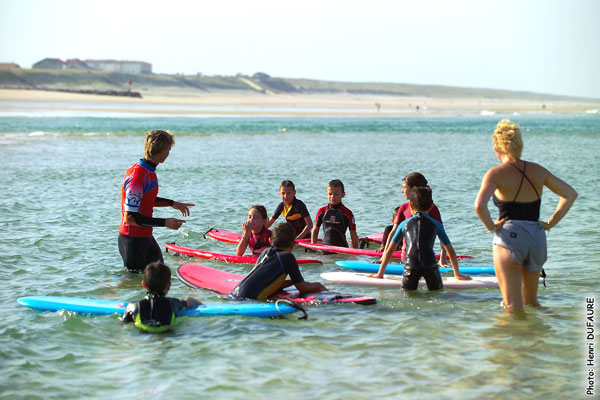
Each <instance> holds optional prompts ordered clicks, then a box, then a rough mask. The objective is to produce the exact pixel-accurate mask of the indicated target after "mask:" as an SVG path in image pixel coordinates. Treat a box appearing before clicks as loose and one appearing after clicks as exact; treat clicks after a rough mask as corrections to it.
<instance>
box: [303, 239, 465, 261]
mask: <svg viewBox="0 0 600 400" xmlns="http://www.w3.org/2000/svg"><path fill="white" fill-rule="evenodd" d="M298 246H302V247H306V248H307V249H312V250H321V251H328V252H331V253H341V254H353V255H356V256H370V257H381V256H382V255H383V253H381V252H377V251H375V250H369V249H353V248H352V247H339V246H329V245H326V244H321V243H309V242H301V243H298ZM404 254H405V253H404V252H403V251H395V252H394V253H393V254H392V257H393V258H403V257H404ZM436 257H437V258H438V259H439V258H440V255H439V254H436ZM456 258H458V259H461V258H472V257H471V256H456Z"/></svg>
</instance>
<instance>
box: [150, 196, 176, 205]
mask: <svg viewBox="0 0 600 400" xmlns="http://www.w3.org/2000/svg"><path fill="white" fill-rule="evenodd" d="M154 205H157V206H165V205H166V206H172V205H173V200H171V199H165V198H163V197H158V196H157V197H156V199H154Z"/></svg>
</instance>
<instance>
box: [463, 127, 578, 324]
mask: <svg viewBox="0 0 600 400" xmlns="http://www.w3.org/2000/svg"><path fill="white" fill-rule="evenodd" d="M492 141H493V144H494V152H495V153H496V156H497V157H498V160H499V161H500V165H497V166H495V167H493V168H491V169H490V170H488V172H487V173H486V174H485V176H484V177H483V181H482V182H481V189H480V190H479V194H478V195H477V199H476V200H475V211H476V212H477V216H478V217H479V219H480V220H481V222H482V223H483V224H484V225H485V227H486V228H487V230H488V232H490V233H494V234H495V236H494V240H493V255H494V268H495V270H496V277H497V278H498V285H499V286H500V291H501V292H502V302H503V305H504V307H505V308H506V310H507V311H509V312H513V313H522V312H523V306H524V305H529V306H533V307H539V306H540V304H539V303H538V300H537V289H538V278H539V275H540V270H541V269H542V265H543V264H544V262H545V261H546V257H547V254H546V233H545V231H547V230H550V228H552V227H554V226H555V225H556V224H558V222H559V221H560V220H561V219H562V218H563V217H564V216H565V215H566V214H567V212H568V211H569V209H570V208H571V205H573V202H574V201H575V199H576V198H577V192H576V191H575V190H574V189H573V188H572V187H571V186H570V185H569V184H567V183H566V182H564V181H563V180H561V179H559V178H557V177H556V176H554V175H553V174H552V173H550V171H548V170H547V169H546V168H544V167H542V166H541V165H539V164H536V163H533V162H528V161H525V160H522V159H521V152H522V150H523V138H522V132H521V129H520V128H519V125H517V124H515V123H513V122H511V121H509V120H502V121H500V122H499V123H498V126H497V127H496V130H495V131H494V133H493V135H492ZM544 187H547V188H548V189H550V190H551V191H552V192H554V193H555V194H557V195H558V196H559V197H560V199H559V201H558V204H557V206H556V210H555V211H554V213H553V214H552V216H550V218H549V219H548V221H541V220H540V205H541V202H542V190H543V188H544ZM492 197H493V201H494V204H495V205H496V206H497V207H498V209H499V217H498V218H497V219H496V220H495V221H494V220H493V219H492V217H491V215H490V211H489V210H488V202H489V200H490V198H492Z"/></svg>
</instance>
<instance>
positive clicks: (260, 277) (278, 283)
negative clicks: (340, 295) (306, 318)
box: [230, 222, 327, 300]
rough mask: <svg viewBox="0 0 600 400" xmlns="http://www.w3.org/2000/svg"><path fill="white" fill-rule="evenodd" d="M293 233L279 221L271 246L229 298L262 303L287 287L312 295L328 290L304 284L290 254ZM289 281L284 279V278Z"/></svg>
mask: <svg viewBox="0 0 600 400" xmlns="http://www.w3.org/2000/svg"><path fill="white" fill-rule="evenodd" d="M295 238H296V233H295V231H294V228H293V227H292V225H290V224H289V223H287V222H282V223H280V224H279V225H277V226H276V227H275V228H274V229H273V236H272V242H273V247H269V248H268V249H266V250H264V251H263V252H262V254H261V255H260V257H259V258H258V260H257V261H256V264H255V265H254V268H253V269H252V271H250V273H249V274H248V276H246V277H245V278H244V279H243V280H242V281H241V282H240V283H239V284H238V285H237V286H236V288H235V289H233V290H232V291H231V293H230V294H231V296H232V297H236V298H248V299H257V300H264V299H266V298H267V297H269V296H271V295H272V294H274V293H277V292H279V291H280V290H282V289H283V288H285V287H288V286H290V285H292V284H293V285H294V286H296V289H298V290H299V291H300V293H302V294H304V293H315V292H322V291H325V290H327V288H326V287H325V286H323V285H322V284H321V283H319V282H306V281H305V280H304V278H303V277H302V274H301V273H300V268H299V267H298V263H297V262H296V257H294V255H293V254H292V253H291V251H292V249H293V248H294V245H295V244H296V242H295V240H294V239H295ZM288 276H289V277H290V279H286V278H287V277H288Z"/></svg>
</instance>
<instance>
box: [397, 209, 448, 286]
mask: <svg viewBox="0 0 600 400" xmlns="http://www.w3.org/2000/svg"><path fill="white" fill-rule="evenodd" d="M436 237H437V238H439V239H440V242H441V243H442V245H444V246H446V245H449V244H451V243H450V239H448V235H446V231H444V227H443V225H442V224H440V223H439V222H438V221H436V220H435V219H433V218H431V217H430V216H429V215H427V214H424V213H421V212H418V213H416V214H414V215H413V216H412V217H410V218H409V219H407V220H405V221H403V222H402V223H401V224H400V225H399V226H398V229H397V230H396V233H395V234H394V236H393V237H392V242H393V243H396V244H400V243H402V239H403V238H404V241H405V243H406V257H405V258H404V274H403V278H402V287H403V288H404V289H406V290H415V289H417V288H418V287H419V280H420V279H421V277H424V278H425V281H426V282H427V288H428V289H429V290H439V289H441V288H443V287H444V285H443V283H442V277H441V275H440V269H439V265H438V261H437V258H436V257H435V252H434V251H433V245H434V244H435V238H436Z"/></svg>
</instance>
